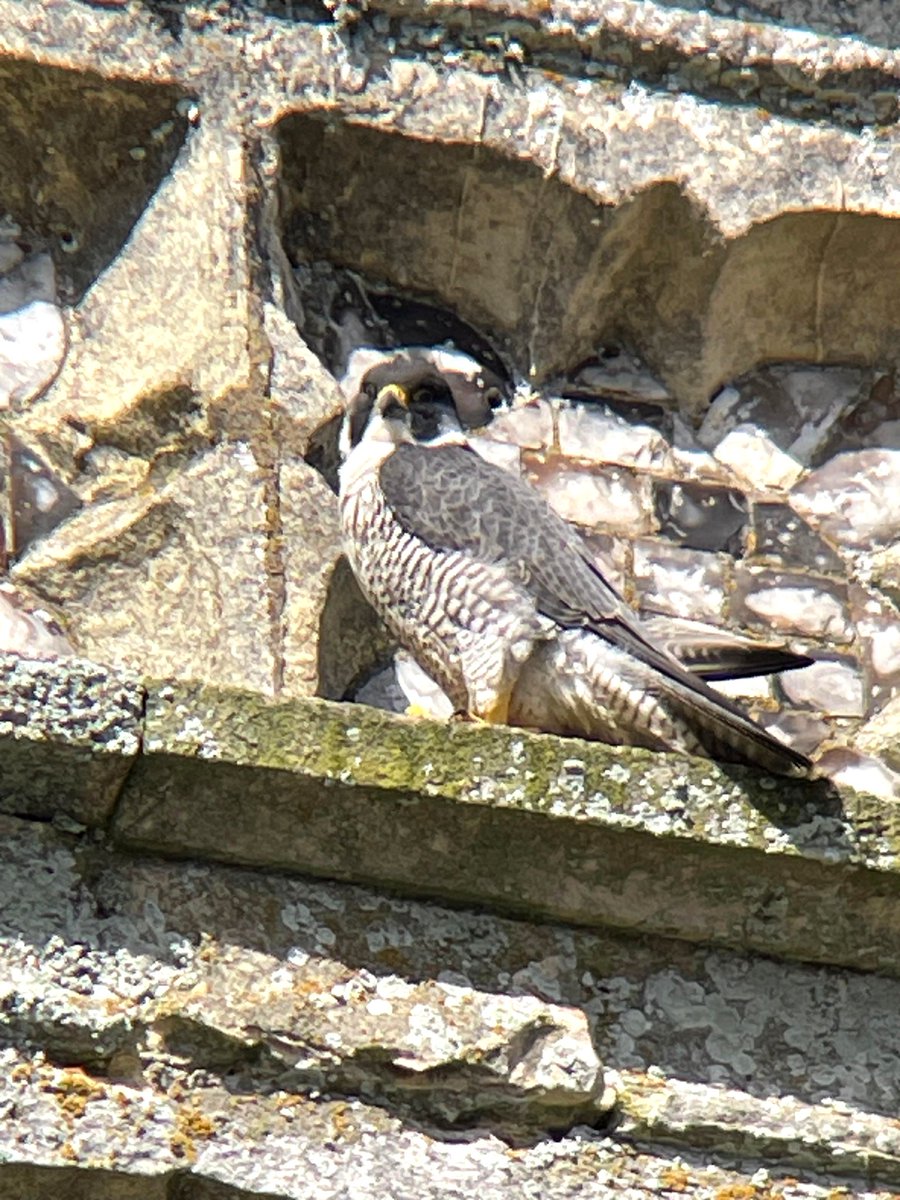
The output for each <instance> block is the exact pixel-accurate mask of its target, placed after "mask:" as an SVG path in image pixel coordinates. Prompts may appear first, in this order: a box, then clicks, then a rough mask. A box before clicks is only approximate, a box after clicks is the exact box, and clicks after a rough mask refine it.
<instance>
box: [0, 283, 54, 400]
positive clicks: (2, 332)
mask: <svg viewBox="0 0 900 1200" xmlns="http://www.w3.org/2000/svg"><path fill="white" fill-rule="evenodd" d="M66 346H67V335H66V324H65V321H64V320H63V316H62V313H61V312H60V310H59V309H58V308H57V306H56V305H55V304H51V303H49V302H47V301H45V300H32V301H31V302H30V303H29V304H26V305H25V306H24V307H22V308H19V309H16V310H15V311H14V312H5V313H3V314H2V315H0V410H2V409H8V408H13V409H16V408H20V407H21V406H22V405H25V404H27V403H28V402H29V401H30V400H33V399H35V397H36V396H39V395H40V394H41V393H42V392H43V391H44V390H45V389H46V388H47V387H49V385H50V384H51V383H52V381H53V379H54V378H55V376H56V375H57V374H58V372H59V369H60V367H61V366H62V364H63V360H64V359H65V356H66Z"/></svg>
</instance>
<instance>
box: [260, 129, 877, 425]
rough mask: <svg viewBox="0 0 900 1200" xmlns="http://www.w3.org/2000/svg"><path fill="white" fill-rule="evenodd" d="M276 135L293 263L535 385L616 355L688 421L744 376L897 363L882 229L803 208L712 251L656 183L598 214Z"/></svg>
mask: <svg viewBox="0 0 900 1200" xmlns="http://www.w3.org/2000/svg"><path fill="white" fill-rule="evenodd" d="M278 139H279V143H280V148H281V158H282V171H281V177H280V180H279V193H280V194H279V208H280V212H281V229H280V234H281V238H282V242H283V245H284V249H285V252H286V254H287V257H288V259H289V260H290V261H291V262H292V263H293V264H295V265H296V264H299V263H309V262H316V261H327V262H330V263H332V264H333V265H334V266H336V267H341V268H348V269H350V270H353V271H358V272H360V274H362V275H364V276H365V277H366V278H368V279H370V280H374V281H379V282H381V283H383V285H384V286H385V287H388V288H391V289H393V290H394V291H399V292H406V293H408V294H409V295H410V296H416V297H420V298H423V299H428V300H430V301H432V302H434V303H435V304H441V305H444V306H446V307H448V308H450V309H452V310H453V311H455V312H456V313H457V314H458V315H459V317H460V318H462V319H463V320H465V321H468V322H471V323H472V324H473V325H474V326H476V327H478V328H480V329H482V330H483V331H484V332H485V334H486V335H488V336H489V337H490V338H492V340H493V341H494V344H495V345H496V346H497V348H498V349H499V350H500V351H501V352H502V353H503V354H504V355H505V357H506V358H507V359H508V360H509V361H510V362H512V363H515V364H516V366H517V367H518V369H519V371H520V372H521V373H522V374H528V373H529V371H531V373H532V377H534V378H536V379H537V380H538V381H540V380H542V379H546V378H548V377H551V376H553V375H556V374H558V373H561V372H565V371H566V370H567V369H571V367H572V366H573V365H574V364H576V363H578V362H581V361H583V360H584V359H585V358H587V357H589V356H590V355H591V354H593V353H594V352H595V351H596V348H597V346H598V345H621V346H624V347H626V348H628V349H631V350H635V351H637V352H638V353H639V354H641V355H642V356H643V357H644V358H645V359H646V361H647V362H648V363H649V365H650V366H651V367H652V368H653V369H654V370H655V371H656V372H657V373H658V374H659V375H660V376H661V378H662V379H663V380H664V381H665V382H666V383H667V385H668V386H669V387H670V388H671V389H672V391H673V392H674V394H675V396H676V397H677V398H678V400H679V403H680V404H681V405H682V407H683V408H685V409H686V410H687V411H689V412H690V413H691V414H692V415H694V416H696V415H697V414H699V413H700V412H702V411H703V409H704V408H705V407H706V405H707V404H708V401H709V397H710V395H711V394H712V393H713V392H714V391H715V390H716V389H717V387H718V386H720V385H721V384H722V383H723V382H724V381H726V380H728V379H730V378H734V377H736V376H738V375H740V374H742V373H743V372H744V371H746V370H748V369H749V368H750V367H752V366H754V365H755V364H757V363H759V362H765V361H773V360H778V359H780V360H792V361H797V362H814V363H826V362H828V363H837V362H840V363H856V364H867V363H876V362H877V363H879V364H880V365H884V364H890V363H893V362H897V361H900V342H898V340H897V337H896V319H895V305H894V302H893V283H892V281H893V279H894V278H895V277H896V274H897V271H898V270H900V220H898V219H895V218H890V217H883V216H879V215H876V214H853V213H846V212H839V211H835V210H834V209H833V208H832V207H830V206H829V205H823V206H822V208H821V209H815V210H811V211H808V212H802V213H784V214H781V215H779V216H777V217H774V218H772V219H771V220H769V221H766V222H764V223H761V224H759V225H755V226H753V227H751V228H750V229H749V230H748V231H747V233H745V234H744V235H742V236H741V237H738V238H735V239H732V240H728V241H726V240H725V239H723V238H722V237H721V235H720V233H719V232H718V230H717V229H716V227H715V226H714V225H713V223H712V222H711V221H710V220H709V218H708V217H707V215H706V214H705V213H704V212H703V210H702V209H701V208H699V207H698V206H697V205H696V204H695V203H694V202H693V201H692V200H691V199H690V198H689V197H688V196H686V195H685V194H684V192H683V191H682V190H681V189H680V187H678V186H677V185H676V184H674V183H671V182H660V183H657V184H653V185H651V186H649V187H647V188H646V189H644V190H642V191H640V192H638V193H636V194H635V195H633V196H631V197H629V198H628V199H627V200H625V201H623V202H622V203H621V204H619V205H617V206H614V207H613V206H609V205H603V204H599V203H597V202H596V201H595V200H594V199H593V198H592V197H591V196H589V195H586V194H583V193H580V192H578V191H576V190H575V189H573V188H572V187H570V186H568V185H566V184H564V183H563V182H561V181H560V180H559V179H558V178H556V177H549V178H548V177H546V176H545V175H544V173H543V171H542V170H540V169H539V168H538V167H537V166H535V165H534V164H532V163H527V162H522V161H519V160H515V159H512V158H507V157H505V156H504V155H502V154H501V153H498V152H496V151H493V150H488V149H486V148H485V147H484V146H471V145H463V144H458V143H453V144H450V143H441V142H435V141H425V140H422V139H417V138H412V137H409V136H405V135H400V134H397V133H394V132H385V131H383V130H380V129H373V128H370V127H367V126H364V125H360V124H353V123H351V122H342V121H336V120H334V119H333V118H332V119H330V120H325V119H322V118H321V117H318V116H309V115H303V114H292V115H290V116H288V117H285V118H284V119H283V120H282V121H281V122H280V124H279V126H278ZM598 152H599V151H598V150H597V148H595V155H596V153H598Z"/></svg>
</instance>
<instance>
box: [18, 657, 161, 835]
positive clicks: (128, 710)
mask: <svg viewBox="0 0 900 1200" xmlns="http://www.w3.org/2000/svg"><path fill="white" fill-rule="evenodd" d="M143 705H144V690H143V688H142V687H141V684H140V681H139V680H138V678H137V677H136V676H131V675H129V674H127V673H126V672H122V671H113V670H110V669H109V668H107V667H103V666H99V665H98V664H97V663H93V662H89V661H88V660H87V659H68V660H67V661H66V662H65V663H62V662H39V661H33V660H30V659H25V658H19V657H17V656H16V655H14V654H2V655H0V812H7V813H17V814H19V815H20V816H26V817H33V818H34V817H36V818H39V819H43V820H48V819H50V818H53V817H56V818H57V819H58V818H60V817H63V818H68V819H69V820H73V821H76V822H80V823H83V824H86V825H102V824H104V823H105V822H106V821H107V820H108V819H109V816H110V814H111V812H112V808H113V805H114V804H115V801H116V797H117V795H118V793H119V790H120V789H121V786H122V781H123V779H124V778H125V776H126V774H127V773H128V770H129V768H130V766H131V764H132V762H133V761H134V759H135V757H136V755H137V753H138V750H139V748H140V735H141V719H142V710H143Z"/></svg>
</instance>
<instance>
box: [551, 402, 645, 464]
mask: <svg viewBox="0 0 900 1200" xmlns="http://www.w3.org/2000/svg"><path fill="white" fill-rule="evenodd" d="M559 448H560V451H561V452H562V453H563V454H565V455H567V456H568V457H569V458H580V459H584V460H585V461H586V462H593V463H616V464H619V465H620V466H625V467H639V468H643V469H645V470H656V471H662V470H665V468H666V467H667V466H669V443H668V442H667V441H666V439H665V438H664V437H663V435H662V433H660V431H659V430H658V429H655V428H653V426H651V425H645V424H641V423H639V422H634V423H632V422H630V421H627V420H625V418H624V417H622V416H621V415H620V414H619V413H617V412H616V411H615V409H613V408H610V407H608V406H606V405H604V404H602V403H599V402H597V403H577V402H574V401H571V402H569V403H568V404H566V405H565V406H564V407H561V408H560V410H559Z"/></svg>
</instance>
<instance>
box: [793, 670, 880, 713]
mask: <svg viewBox="0 0 900 1200" xmlns="http://www.w3.org/2000/svg"><path fill="white" fill-rule="evenodd" d="M778 683H779V687H780V688H781V689H782V691H783V692H784V694H785V696H787V698H788V700H790V701H791V703H792V704H798V705H804V706H806V707H808V708H812V709H815V710H816V712H820V713H823V714H825V715H826V716H829V717H862V716H864V715H865V712H866V694H865V688H864V686H863V680H862V676H861V674H860V670H859V664H858V663H856V662H854V661H852V660H850V659H842V660H838V659H827V658H821V659H818V660H817V661H816V662H814V663H812V664H811V665H810V666H808V667H804V668H803V669H802V670H800V671H787V672H785V674H784V675H782V676H781V677H780V678H779V681H778Z"/></svg>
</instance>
